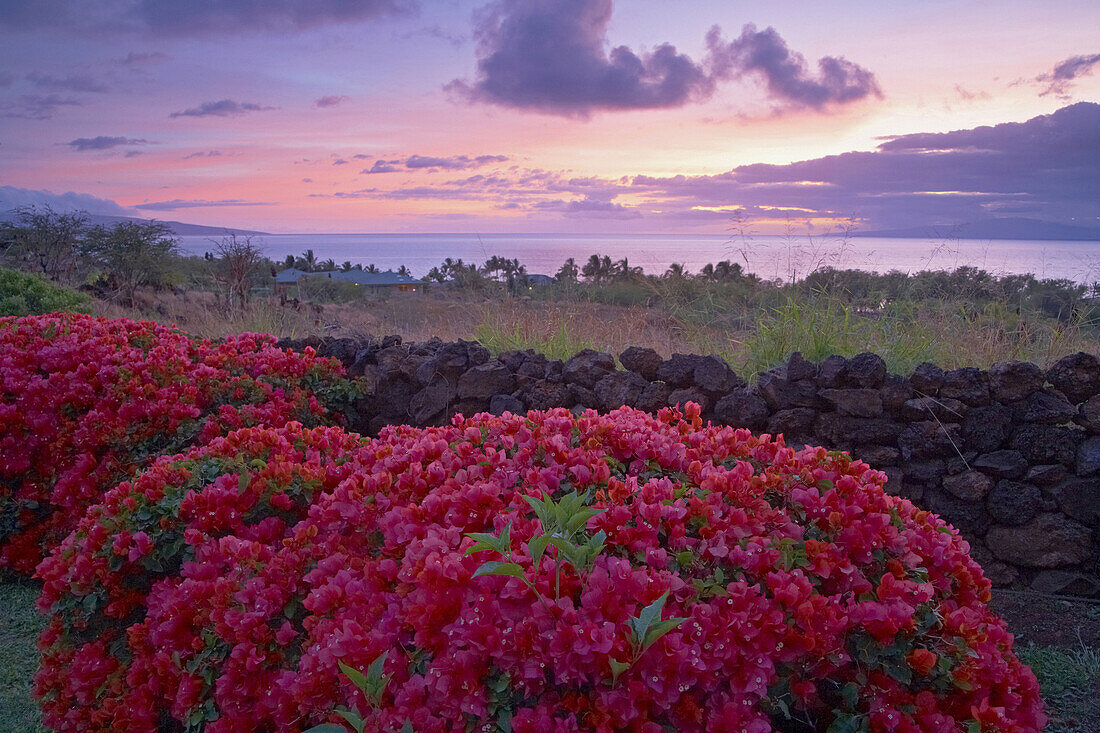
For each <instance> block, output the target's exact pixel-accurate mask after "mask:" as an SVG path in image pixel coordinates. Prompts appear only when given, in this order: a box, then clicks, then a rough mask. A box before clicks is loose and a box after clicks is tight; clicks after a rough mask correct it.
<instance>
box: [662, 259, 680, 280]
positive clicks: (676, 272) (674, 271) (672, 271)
mask: <svg viewBox="0 0 1100 733" xmlns="http://www.w3.org/2000/svg"><path fill="white" fill-rule="evenodd" d="M665 277H667V278H672V279H676V280H683V279H684V266H683V265H682V264H680V263H679V262H673V263H672V264H671V265H669V266H668V269H667V270H665Z"/></svg>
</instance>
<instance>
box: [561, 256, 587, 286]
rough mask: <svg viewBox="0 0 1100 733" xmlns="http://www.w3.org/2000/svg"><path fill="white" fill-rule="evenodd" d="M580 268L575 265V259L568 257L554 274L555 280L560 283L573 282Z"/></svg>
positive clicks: (575, 280)
mask: <svg viewBox="0 0 1100 733" xmlns="http://www.w3.org/2000/svg"><path fill="white" fill-rule="evenodd" d="M580 273H581V270H580V268H579V267H577V261H576V260H575V259H573V258H572V257H570V258H569V259H567V260H566V261H565V263H564V264H563V265H562V266H561V269H560V270H558V274H557V275H556V278H557V281H558V282H560V283H566V284H573V283H575V282H577V277H578V276H579V275H580Z"/></svg>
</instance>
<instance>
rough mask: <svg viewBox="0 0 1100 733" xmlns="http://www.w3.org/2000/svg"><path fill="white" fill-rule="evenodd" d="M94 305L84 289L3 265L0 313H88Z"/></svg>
mask: <svg viewBox="0 0 1100 733" xmlns="http://www.w3.org/2000/svg"><path fill="white" fill-rule="evenodd" d="M90 307H91V301H90V300H89V299H88V296H86V295H84V294H83V293H80V292H77V291H76V290H70V289H69V288H63V287H61V286H59V285H55V284H54V283H52V282H50V281H49V280H46V279H45V278H42V277H39V276H38V275H29V274H27V273H25V272H19V271H18V270H11V269H8V268H7V267H0V316H36V315H41V314H43V313H58V312H68V313H88V312H89V309H90Z"/></svg>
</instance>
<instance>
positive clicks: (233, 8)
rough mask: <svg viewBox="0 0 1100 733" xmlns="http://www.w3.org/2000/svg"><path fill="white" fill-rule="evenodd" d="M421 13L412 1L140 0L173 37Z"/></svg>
mask: <svg viewBox="0 0 1100 733" xmlns="http://www.w3.org/2000/svg"><path fill="white" fill-rule="evenodd" d="M415 8H416V3H415V2H412V1H411V0H187V2H180V1H179V0H139V2H137V3H136V6H135V7H134V9H133V13H134V15H135V16H136V17H137V18H139V19H140V20H141V21H142V22H143V23H144V24H146V25H147V26H148V27H149V28H150V29H151V30H153V31H154V32H160V33H164V34H168V35H183V34H206V33H232V32H238V31H253V30H288V29H290V30H301V29H305V28H313V27H316V26H320V25H326V24H329V23H348V22H354V21H360V20H366V19H368V18H374V17H378V16H382V15H391V14H400V13H406V12H409V11H411V10H413V9H415Z"/></svg>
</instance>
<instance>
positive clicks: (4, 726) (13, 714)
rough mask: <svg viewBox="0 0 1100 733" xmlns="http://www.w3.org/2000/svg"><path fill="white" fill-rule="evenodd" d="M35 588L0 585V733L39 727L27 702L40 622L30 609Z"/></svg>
mask: <svg viewBox="0 0 1100 733" xmlns="http://www.w3.org/2000/svg"><path fill="white" fill-rule="evenodd" d="M37 598H38V588H36V587H34V586H30V585H20V584H15V583H0V609H3V610H2V611H0V732H3V733H37V732H38V731H45V730H46V729H45V728H43V727H42V723H41V718H40V716H39V714H38V707H37V706H36V705H35V704H34V701H33V700H32V699H31V680H32V679H33V678H34V673H35V671H36V670H37V669H38V649H37V648H36V646H35V640H36V639H37V638H38V632H39V631H41V630H42V627H43V626H44V619H43V617H42V616H40V615H39V614H38V612H37V611H36V610H35V608H34V602H35V599H37Z"/></svg>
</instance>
